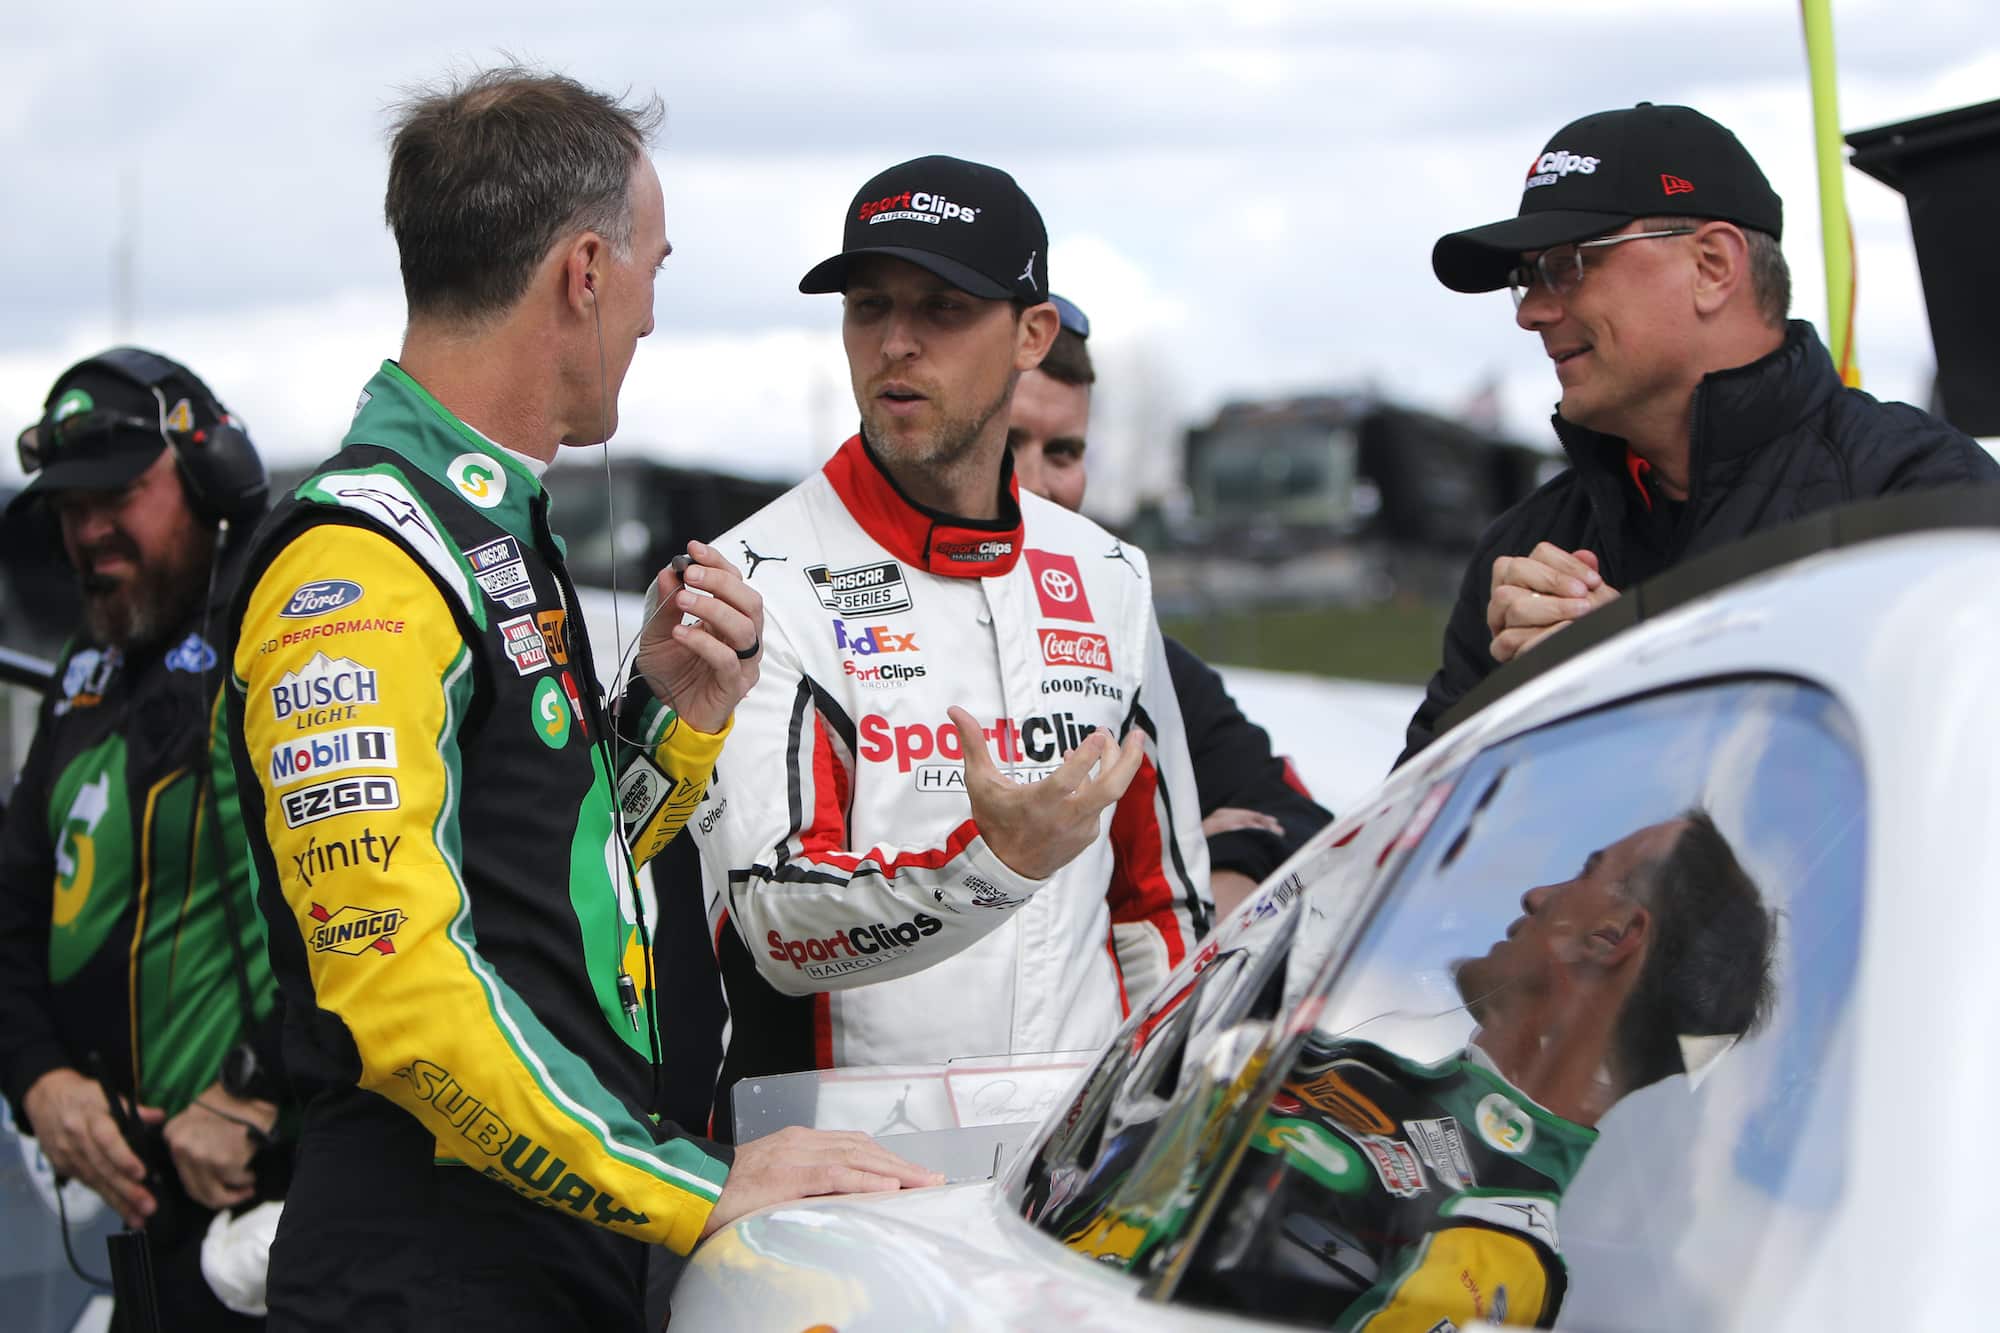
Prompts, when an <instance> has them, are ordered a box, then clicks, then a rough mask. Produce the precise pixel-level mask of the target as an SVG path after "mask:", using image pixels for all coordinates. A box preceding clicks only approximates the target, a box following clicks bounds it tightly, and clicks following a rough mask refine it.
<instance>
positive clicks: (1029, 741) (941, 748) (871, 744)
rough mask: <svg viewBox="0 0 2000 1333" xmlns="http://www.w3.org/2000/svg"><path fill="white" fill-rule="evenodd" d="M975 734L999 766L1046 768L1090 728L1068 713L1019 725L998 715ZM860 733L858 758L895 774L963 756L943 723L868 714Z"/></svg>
mask: <svg viewBox="0 0 2000 1333" xmlns="http://www.w3.org/2000/svg"><path fill="white" fill-rule="evenodd" d="M981 730H982V732H983V733H984V735H985V737H986V741H987V744H989V745H991V746H992V747H993V751H994V753H995V754H997V755H999V756H1000V762H1001V763H1004V764H1019V763H1035V764H1047V763H1053V762H1055V761H1056V760H1059V759H1061V758H1062V757H1063V756H1064V755H1065V754H1067V753H1069V752H1070V751H1071V750H1074V749H1075V748H1076V747H1077V746H1079V745H1081V744H1083V738H1084V737H1085V736H1088V735H1089V734H1090V731H1091V728H1090V727H1089V725H1088V724H1086V723H1083V722H1079V721H1078V720H1077V718H1076V715H1075V714H1073V713H1054V714H1049V715H1046V716H1045V715H1043V714H1040V713H1037V714H1035V715H1034V716H1032V717H1027V718H1023V719H1022V720H1021V721H1019V722H1016V721H1014V719H1013V718H1011V717H1003V718H1001V719H999V720H998V721H996V722H995V723H994V724H993V725H992V726H990V727H984V728H982V729H981ZM860 734H861V758H862V759H863V760H864V761H865V762H867V763H871V764H886V763H888V762H889V761H890V760H891V759H893V760H895V761H896V771H897V772H898V773H907V772H909V771H910V769H911V767H912V766H913V765H915V764H916V763H917V762H918V761H919V760H922V759H930V758H932V757H936V758H938V759H954V760H962V759H964V758H965V750H964V747H962V746H961V745H960V744H959V743H958V728H957V727H954V726H953V725H952V724H951V723H949V722H941V723H939V724H938V725H937V726H935V727H930V726H925V725H924V724H923V723H921V722H917V723H912V724H910V725H908V726H899V727H892V726H890V724H889V719H888V718H886V717H883V716H882V715H881V714H880V713H869V714H867V715H866V716H864V717H863V718H862V719H861V729H860Z"/></svg>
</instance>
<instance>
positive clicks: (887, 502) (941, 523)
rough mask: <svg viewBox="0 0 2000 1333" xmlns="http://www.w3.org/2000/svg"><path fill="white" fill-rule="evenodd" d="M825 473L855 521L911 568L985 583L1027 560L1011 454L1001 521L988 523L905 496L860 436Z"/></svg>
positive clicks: (1003, 468) (1003, 478) (1003, 476)
mask: <svg viewBox="0 0 2000 1333" xmlns="http://www.w3.org/2000/svg"><path fill="white" fill-rule="evenodd" d="M822 470H823V471H824V472H825V473H826V479H827V480H828V481H830V482H832V483H833V490H834V494H836V495H838V496H839V497H840V502H841V503H842V504H844V505H846V506H847V512H848V513H850V514H852V515H854V521H855V522H856V523H859V524H860V525H861V527H862V529H863V530H864V531H865V532H867V534H868V535H869V536H870V537H873V538H874V539H875V540H876V541H877V542H879V543H880V544H881V546H882V549H883V550H885V551H887V552H888V553H889V554H890V555H893V556H895V557H896V558H897V559H898V560H900V561H902V562H903V563H904V564H906V565H913V566H915V567H916V568H918V569H922V570H927V571H929V572H930V573H932V574H942V575H944V576H945V577H946V578H952V579H983V578H991V577H993V576H995V575H998V574H1005V573H1006V572H1007V571H1008V570H1010V569H1012V568H1013V567H1014V562H1015V561H1017V560H1019V559H1020V558H1021V490H1020V484H1019V483H1018V482H1017V481H1015V479H1014V460H1013V457H1012V455H1011V454H1005V455H1002V462H1001V464H1000V488H1001V495H1000V517H998V518H996V519H989V520H985V521H978V520H974V519H969V518H956V517H954V516H953V515H950V514H940V513H939V512H937V511H936V510H935V509H927V508H925V507H924V506H923V505H920V504H918V503H917V502H916V501H915V500H912V499H911V498H910V497H909V496H907V495H905V494H903V492H902V491H901V490H900V489H899V488H898V487H897V485H896V483H895V481H894V480H893V479H892V478H891V477H890V476H889V474H888V473H887V472H884V471H883V470H882V464H881V463H880V462H879V461H877V459H876V457H875V453H874V451H873V450H872V449H870V448H869V447H868V445H867V442H866V441H864V440H863V439H862V438H861V437H860V436H859V435H856V436H854V437H853V438H851V439H849V440H848V441H847V443H846V444H843V445H841V446H840V450H839V452H837V453H835V454H834V456H833V457H832V458H829V459H827V460H826V467H825V468H824V469H822Z"/></svg>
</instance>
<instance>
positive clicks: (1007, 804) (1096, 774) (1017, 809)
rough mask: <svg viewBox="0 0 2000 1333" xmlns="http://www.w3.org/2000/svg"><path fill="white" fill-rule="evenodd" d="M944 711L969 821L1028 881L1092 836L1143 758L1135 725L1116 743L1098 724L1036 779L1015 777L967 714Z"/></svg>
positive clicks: (1050, 870)
mask: <svg viewBox="0 0 2000 1333" xmlns="http://www.w3.org/2000/svg"><path fill="white" fill-rule="evenodd" d="M945 712H946V715H947V716H949V717H950V718H951V721H952V725H953V726H955V727H957V728H958V743H959V747H960V748H961V749H962V750H963V751H964V752H965V794H966V796H968V797H969V798H970V799H971V801H972V822H973V824H974V825H975V826H976V827H977V828H978V829H979V835H980V836H981V837H983V838H985V839H986V845H987V846H988V847H989V848H991V849H992V851H993V854H994V855H995V856H997V857H999V858H1000V859H1001V860H1002V861H1003V862H1005V863H1006V865H1007V868H1008V869H1010V870H1012V871H1013V872H1014V873H1015V874H1017V875H1024V876H1026V877H1027V878H1029V879H1046V878H1048V877H1049V876H1050V875H1053V874H1054V873H1055V872H1056V871H1058V870H1060V869H1062V868H1063V867H1064V866H1066V865H1068V864H1069V863H1070V862H1071V861H1073V860H1075V859H1076V857H1077V854H1078V853H1080V852H1082V851H1083V849H1084V848H1086V847H1088V846H1090V844H1091V843H1093V842H1095V841H1097V827H1098V816H1099V815H1101V814H1102V813H1103V812H1104V808H1105V807H1106V806H1108V805H1110V804H1111V803H1112V802H1114V801H1116V800H1117V799H1118V798H1119V797H1121V796H1123V795H1124V794H1125V789H1126V788H1127V787H1129V786H1131V785H1132V777H1133V775H1134V774H1136V773H1137V772H1138V771H1139V761H1140V760H1142V759H1144V758H1145V756H1146V738H1145V733H1143V732H1141V731H1140V730H1139V729H1138V728H1137V727H1134V728H1133V729H1132V731H1131V733H1130V734H1129V735H1127V736H1126V737H1125V743H1124V744H1123V745H1120V744H1119V743H1118V742H1116V741H1114V740H1112V739H1111V733H1109V732H1107V731H1105V730H1104V729H1103V728H1102V727H1099V728H1097V729H1095V730H1093V731H1092V732H1091V733H1090V734H1089V735H1088V736H1085V737H1084V738H1083V743H1082V744H1081V745H1079V746H1077V747H1076V748H1075V749H1074V750H1071V751H1070V752H1069V753H1068V754H1067V755H1065V756H1064V757H1063V761H1062V766H1061V767H1059V768H1057V769H1056V771H1055V772H1053V773H1051V774H1049V775H1048V776H1047V777H1045V778H1043V779H1042V780H1041V781H1040V782H1016V781H1015V780H1014V779H1013V778H1010V777H1008V776H1007V775H1006V774H1005V773H1002V772H1001V771H1000V770H999V768H998V767H997V766H995V764H994V763H993V757H992V756H991V755H989V754H988V753H987V752H986V737H985V735H984V734H982V733H981V732H980V730H979V724H978V723H977V722H976V721H974V720H973V717H972V714H970V713H968V712H966V711H965V710H964V709H963V708H959V707H956V706H954V707H952V708H948V709H946V710H945Z"/></svg>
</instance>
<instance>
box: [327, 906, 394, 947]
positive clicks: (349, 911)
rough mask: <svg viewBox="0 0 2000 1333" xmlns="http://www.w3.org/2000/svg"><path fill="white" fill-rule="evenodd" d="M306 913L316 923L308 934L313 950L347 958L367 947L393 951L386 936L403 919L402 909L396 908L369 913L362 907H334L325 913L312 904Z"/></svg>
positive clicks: (391, 932)
mask: <svg viewBox="0 0 2000 1333" xmlns="http://www.w3.org/2000/svg"><path fill="white" fill-rule="evenodd" d="M308 915H310V916H311V917H312V919H313V920H315V921H317V922H319V925H317V926H315V927H314V928H313V932H312V935H311V936H310V940H311V943H312V947H313V952H314V953H344V954H347V955H349V956H350V957H358V956H359V955H360V954H362V953H363V952H364V951H366V950H369V949H373V950H374V951H375V952H377V953H383V954H390V953H394V952H396V946H395V945H393V944H391V943H390V942H389V937H390V936H391V935H394V934H395V933H396V932H397V931H399V930H401V929H402V928H403V922H404V920H405V917H404V916H403V912H402V909H401V908H397V907H391V908H389V909H388V910H387V911H382V912H371V911H369V910H368V909H367V908H365V907H336V908H334V909H333V910H332V911H331V912H329V911H327V910H326V909H325V908H324V907H321V906H320V905H319V904H318V903H314V904H313V905H312V911H311V912H310V913H308Z"/></svg>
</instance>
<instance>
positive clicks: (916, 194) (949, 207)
mask: <svg viewBox="0 0 2000 1333" xmlns="http://www.w3.org/2000/svg"><path fill="white" fill-rule="evenodd" d="M954 219H956V220H957V221H959V222H977V221H979V210H978V209H976V208H968V207H966V206H965V205H963V204H954V203H953V202H952V201H951V200H949V199H947V198H945V197H944V196H943V195H941V194H931V193H929V192H927V191H924V190H915V191H912V190H905V191H903V192H902V193H901V194H892V195H890V196H889V197H888V198H886V199H877V200H874V201H873V202H872V203H866V204H863V205H861V209H860V211H859V212H857V213H856V214H855V215H854V220H855V221H856V222H865V223H867V224H868V225H869V226H871V227H872V226H874V225H875V224H876V223H878V222H922V223H927V224H929V225H930V226H936V225H938V224H939V223H942V222H950V221H953V220H954Z"/></svg>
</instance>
